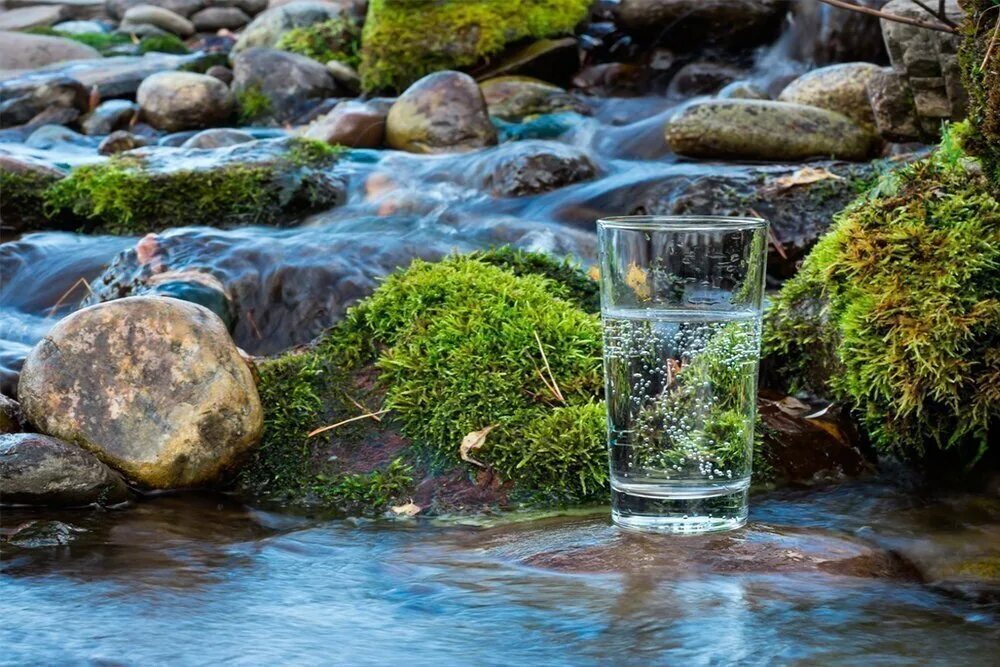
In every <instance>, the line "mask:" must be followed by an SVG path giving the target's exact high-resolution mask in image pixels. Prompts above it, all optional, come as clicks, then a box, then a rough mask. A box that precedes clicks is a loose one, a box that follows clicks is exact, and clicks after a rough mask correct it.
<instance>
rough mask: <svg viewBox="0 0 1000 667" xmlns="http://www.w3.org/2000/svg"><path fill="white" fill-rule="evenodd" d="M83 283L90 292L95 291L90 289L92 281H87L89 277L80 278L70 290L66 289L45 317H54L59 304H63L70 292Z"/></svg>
mask: <svg viewBox="0 0 1000 667" xmlns="http://www.w3.org/2000/svg"><path fill="white" fill-rule="evenodd" d="M81 283H82V284H83V286H84V287H86V288H87V291H88V292H90V293H91V294H93V293H94V290H92V289H90V283H88V282H87V279H86V278H80V279H79V280H77V281H76V282H75V283H73V285H72V286H71V287H70V288H69V289H68V290H66V291H65V292H63V295H62V296H61V297H59V300H58V301H56V304H55V305H54V306H52V307H51V308H49V312H48V315H46V316H45V317H52V315H53V314H55V312H56V310H57V309H58V308H59V306H61V305H62V304H63V301H65V300H66V297H68V296H69V295H70V294H72V293H73V290H75V289H76V286H77V285H79V284H81Z"/></svg>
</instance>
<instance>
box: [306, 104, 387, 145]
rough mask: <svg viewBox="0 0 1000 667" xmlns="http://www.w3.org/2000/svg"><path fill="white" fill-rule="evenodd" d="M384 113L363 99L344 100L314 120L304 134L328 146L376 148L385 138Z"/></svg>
mask: <svg viewBox="0 0 1000 667" xmlns="http://www.w3.org/2000/svg"><path fill="white" fill-rule="evenodd" d="M386 116H387V112H386V111H385V109H382V108H379V107H378V106H377V105H374V104H370V103H367V102H358V101H355V100H347V101H345V102H340V103H339V104H337V106H335V107H334V108H333V110H332V111H330V112H329V113H327V114H326V115H325V116H322V117H320V118H318V119H316V120H315V121H314V122H313V123H312V124H311V125H310V126H309V127H308V128H306V131H305V136H306V137H307V138H309V139H317V140H319V141H325V142H326V143H328V144H330V145H340V146H350V147H351V148H378V147H379V146H381V145H382V142H383V140H384V138H385V121H386Z"/></svg>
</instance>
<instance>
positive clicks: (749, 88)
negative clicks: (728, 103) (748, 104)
mask: <svg viewBox="0 0 1000 667" xmlns="http://www.w3.org/2000/svg"><path fill="white" fill-rule="evenodd" d="M716 97H719V98H721V99H724V100H766V99H768V96H767V93H766V92H765V91H763V90H761V89H760V88H759V87H757V86H756V85H755V84H753V83H751V82H750V81H733V82H732V83H730V84H727V85H725V86H723V87H722V89H721V90H719V92H718V93H716Z"/></svg>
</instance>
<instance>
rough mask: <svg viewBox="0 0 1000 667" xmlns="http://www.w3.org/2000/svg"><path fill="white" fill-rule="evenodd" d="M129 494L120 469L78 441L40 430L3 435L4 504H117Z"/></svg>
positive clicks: (0, 478)
mask: <svg viewBox="0 0 1000 667" xmlns="http://www.w3.org/2000/svg"><path fill="white" fill-rule="evenodd" d="M127 498H128V488H127V487H126V486H125V482H124V481H122V478H121V477H120V476H119V475H118V473H116V472H115V471H113V470H112V469H111V468H109V467H108V466H106V465H104V464H103V463H101V462H100V461H99V460H97V458H96V457H95V456H94V455H93V454H91V453H90V452H87V451H85V450H83V449H81V448H79V447H77V446H76V445H72V444H70V443H68V442H63V441H62V440H58V439H56V438H50V437H48V436H45V435H39V434H37V433H14V434H8V435H0V499H2V503H3V504H5V505H61V506H67V505H68V506H74V505H90V504H93V503H101V504H106V505H114V504H116V503H120V502H122V501H124V500H126V499H127Z"/></svg>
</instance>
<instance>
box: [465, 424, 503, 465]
mask: <svg viewBox="0 0 1000 667" xmlns="http://www.w3.org/2000/svg"><path fill="white" fill-rule="evenodd" d="M496 427H497V425H496V424H492V425H490V426H487V427H486V428H484V429H482V430H479V431H473V432H472V433H469V434H468V435H467V436H465V437H464V438H462V444H461V445H460V446H459V448H458V454H459V456H461V457H462V460H463V461H468V462H469V463H472V464H474V465H477V466H479V467H480V468H485V467H486V465H485V464H483V463H482V462H481V461H477V460H476V459H474V458H472V457H471V456H469V452H471V451H474V450H476V449H479V448H480V447H482V446H483V445H484V444H486V436H487V435H489V433H490V431H492V430H493V429H495V428H496Z"/></svg>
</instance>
